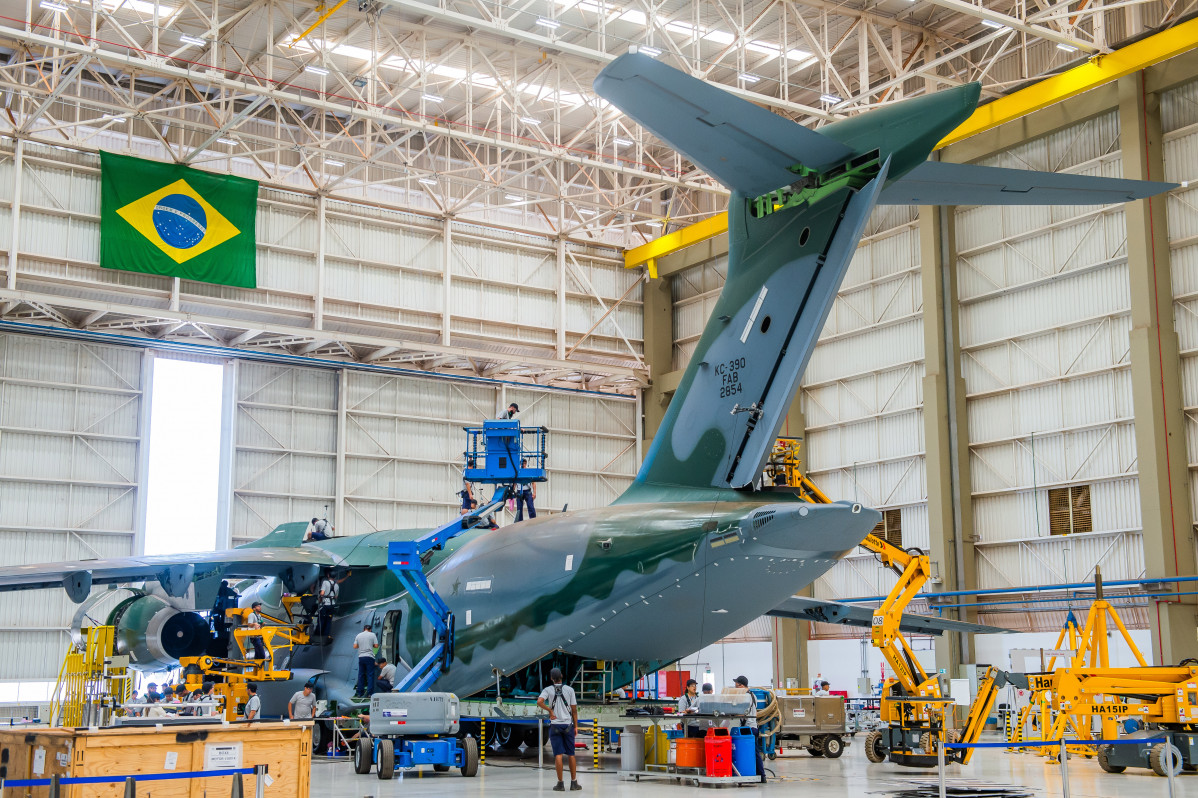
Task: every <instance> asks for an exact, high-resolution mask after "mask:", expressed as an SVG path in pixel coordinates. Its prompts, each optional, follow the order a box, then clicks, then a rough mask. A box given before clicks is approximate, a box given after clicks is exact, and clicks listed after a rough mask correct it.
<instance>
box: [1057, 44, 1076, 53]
mask: <svg viewBox="0 0 1198 798" xmlns="http://www.w3.org/2000/svg"><path fill="white" fill-rule="evenodd" d="M1057 49H1058V50H1064V51H1065V52H1067V53H1076V52H1077V48H1076V47H1074V46H1073V45H1071V44H1058V45H1057Z"/></svg>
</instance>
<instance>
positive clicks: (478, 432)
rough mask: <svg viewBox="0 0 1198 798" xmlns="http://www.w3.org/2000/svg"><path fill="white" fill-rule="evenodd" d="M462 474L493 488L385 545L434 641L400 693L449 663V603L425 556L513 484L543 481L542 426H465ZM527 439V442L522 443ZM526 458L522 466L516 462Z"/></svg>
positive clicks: (425, 685)
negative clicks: (459, 510) (469, 507)
mask: <svg viewBox="0 0 1198 798" xmlns="http://www.w3.org/2000/svg"><path fill="white" fill-rule="evenodd" d="M465 430H466V436H467V437H466V451H465V452H464V453H463V458H464V460H465V466H466V467H465V472H464V476H465V478H466V479H467V480H468V481H470V482H478V483H481V484H485V485H494V486H495V492H494V494H492V496H491V500H490V502H488V503H487V505H486V506H484V507H480V508H479V509H478V510H476V511H475V512H474V513H472V514H470V515H464V516H459V517H458V518H454V519H453V520H451V521H447V522H446V523H444V524H442V525H441V526H439V527H437V528H436V529H433V530H431V531H430V532H427V533H426V534H424V535H422V536H421V537H419V538H416V539H415V540H397V541H392V542H391V543H390V544H388V546H387V567H388V568H390V569H391V570H392V571H394V572H395V575H396V576H397V577H398V578H399V581H400V582H401V583H402V584H403V586H404V588H405V589H406V590H407V591H408V595H409V596H411V597H412V600H413V601H414V602H415V603H416V605H417V606H418V607H419V608H420V610H421V612H423V613H424V614H425V615H427V616H428V618H429V620H430V621H431V622H432V625H433V630H434V635H435V637H436V641H435V642H434V644H433V647H432V648H431V649H429V652H428V653H427V654H425V655H424V658H423V659H421V660H420V662H418V663H416V665H415V666H414V667H413V668H412V670H410V671H408V673H407V674H406V675H405V676H404V677H403V678H402V679H400V680H399V683H398V684H397V685H396V686H395V689H396V690H397V691H398V692H401V693H419V692H424V691H425V690H428V689H429V687H431V686H432V684H433V683H434V682H435V681H437V677H439V676H440V675H441V674H442V673H444V672H445V671H447V670H449V667H450V665H452V664H453V637H454V619H453V613H452V612H450V610H449V607H448V606H446V604H445V602H444V601H442V600H441V597H440V596H438V595H437V591H435V590H433V586H432V585H431V584H429V581H428V577H427V576H425V573H424V560H425V558H426V557H427V556H428V555H429V554H430V553H431V552H433V551H436V550H438V549H441V548H444V546H445V544H446V543H447V542H448V541H450V540H452V539H453V538H455V537H457V536H458V535H460V534H462V533H463V532H465V531H467V530H470V529H474V528H476V527H478V526H480V525H481V524H483V523H484V519H486V518H487V516H488V515H489V514H490V513H492V512H494V511H496V510H498V509H500V508H502V507H503V503H504V502H505V501H507V500H508V498H509V497H511V496H513V495H514V494H515V490H516V484H517V483H524V482H544V481H545V480H546V477H545V459H546V457H547V456H548V455H547V452H546V449H545V438H546V435H547V433H548V430H547V429H545V428H544V427H521V426H520V422H519V421H507V420H497V421H484V422H483V425H482V426H481V427H466V428H465ZM525 439H530V441H529V442H530V444H531V445H530V446H527V447H526V446H525V445H524V441H525ZM522 462H527V463H528V465H527V466H523V467H522V466H521V463H522Z"/></svg>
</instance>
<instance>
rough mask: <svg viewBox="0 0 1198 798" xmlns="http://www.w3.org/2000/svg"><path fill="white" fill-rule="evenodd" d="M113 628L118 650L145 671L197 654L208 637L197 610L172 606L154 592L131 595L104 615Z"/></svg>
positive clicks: (207, 627)
mask: <svg viewBox="0 0 1198 798" xmlns="http://www.w3.org/2000/svg"><path fill="white" fill-rule="evenodd" d="M108 624H109V625H110V626H113V627H115V628H116V649H117V653H118V654H127V655H128V656H129V663H130V665H131V666H132V667H133V668H135V669H137V670H139V671H147V672H151V673H153V672H155V671H164V670H170V669H171V668H174V667H176V666H178V664H179V658H180V657H198V656H200V655H201V654H203V653H204V652H205V650H206V649H207V647H208V643H209V641H210V640H211V639H212V630H211V629H210V628H209V626H208V622H207V621H206V620H205V619H204V617H203V616H202V615H200V614H199V613H197V612H186V611H183V610H179V609H176V608H175V607H172V606H171V605H170V604H168V603H167V602H165V601H163V600H162V599H160V598H158V597H157V596H146V595H141V596H131V597H130V598H127V599H125V600H124V601H122V602H121V603H120V604H118V605H117V606H116V607H115V608H114V609H113V610H112V612H111V613H109V615H108Z"/></svg>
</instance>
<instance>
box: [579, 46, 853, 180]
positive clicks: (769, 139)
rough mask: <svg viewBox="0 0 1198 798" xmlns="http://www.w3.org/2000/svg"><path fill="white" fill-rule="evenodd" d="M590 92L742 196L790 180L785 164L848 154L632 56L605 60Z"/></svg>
mask: <svg viewBox="0 0 1198 798" xmlns="http://www.w3.org/2000/svg"><path fill="white" fill-rule="evenodd" d="M595 91H596V92H597V93H598V94H599V96H600V97H603V98H604V99H605V100H607V101H608V102H610V103H611V104H612V105H614V106H616V107H617V108H619V109H620V110H621V111H623V112H624V113H626V114H628V116H630V117H632V118H633V119H634V120H636V121H637V122H639V123H640V124H641V125H642V126H643V127H645V128H646V129H648V130H650V131H652V132H653V134H654V135H656V136H657V137H658V138H660V139H661V140H662V141H665V142H667V143H668V144H669V145H670V146H671V147H673V148H674V149H676V150H678V151H679V152H681V153H682V154H683V155H685V156H686V157H687V158H689V159H690V160H691V161H693V162H694V163H695V164H697V165H698V166H699V167H700V168H702V169H703V170H704V171H706V172H707V173H708V174H709V175H711V176H712V177H714V178H715V179H716V180H719V181H720V182H721V183H723V184H724V185H726V186H728V187H729V188H732V189H734V190H736V191H740V192H742V193H743V194H745V195H746V196H749V197H755V196H758V195H761V194H765V193H766V192H768V191H773V190H774V189H777V188H781V187H783V186H788V185H790V184H791V183H793V182H795V180H797V179H798V175H797V174H795V173H794V172H792V171H790V167H792V166H796V165H799V164H802V165H803V166H807V167H810V168H813V169H817V170H818V169H823V168H826V167H829V166H833V165H835V164H839V163H841V162H843V161H845V160H846V159H848V158H850V157H852V156H853V155H855V154H856V153H854V152H853V150H851V149H850V148H849V147H846V146H845V145H844V144H841V143H840V142H838V141H833V140H832V139H830V138H828V137H827V136H823V135H821V134H819V133H817V132H816V131H814V130H809V129H807V128H805V127H803V126H801V125H799V124H798V123H796V122H792V121H791V120H789V119H786V118H784V117H781V116H778V115H777V114H775V113H773V112H771V111H768V110H766V109H765V108H762V107H760V106H757V105H754V104H753V103H751V102H749V101H748V100H742V99H741V98H739V97H734V96H732V95H731V94H728V93H727V92H725V91H723V90H721V89H718V88H716V87H715V86H712V85H710V84H708V83H704V82H703V81H701V80H699V79H698V78H693V77H691V76H690V75H687V74H686V73H684V72H679V71H678V70H677V69H673V68H672V67H668V66H666V65H665V64H663V63H660V62H658V61H655V60H653V59H652V58H650V57H649V56H647V55H641V54H639V53H629V54H627V55H622V56H620V57H619V58H617V59H616V60H615V61H613V62H611V63H610V64H608V65H607V67H606V68H604V70H603V71H602V72H600V73H599V76H598V77H597V78H595Z"/></svg>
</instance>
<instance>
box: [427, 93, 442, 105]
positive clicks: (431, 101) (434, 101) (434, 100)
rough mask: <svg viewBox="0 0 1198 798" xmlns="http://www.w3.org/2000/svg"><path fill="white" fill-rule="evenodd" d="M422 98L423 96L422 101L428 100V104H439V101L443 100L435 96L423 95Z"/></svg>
mask: <svg viewBox="0 0 1198 798" xmlns="http://www.w3.org/2000/svg"><path fill="white" fill-rule="evenodd" d="M423 96H424V99H426V100H428V101H429V102H430V103H439V102H441V100H443V99H444V98H443V97H438V96H437V95H435V94H425V95H423Z"/></svg>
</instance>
